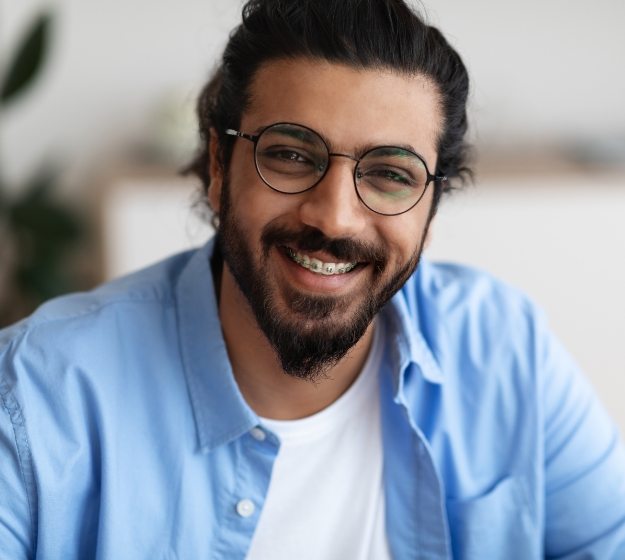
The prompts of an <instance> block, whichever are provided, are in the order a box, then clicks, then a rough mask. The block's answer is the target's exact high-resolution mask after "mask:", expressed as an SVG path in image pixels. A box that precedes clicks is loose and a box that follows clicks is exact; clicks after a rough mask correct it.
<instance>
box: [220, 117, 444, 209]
mask: <svg viewBox="0 0 625 560" xmlns="http://www.w3.org/2000/svg"><path fill="white" fill-rule="evenodd" d="M226 134H227V135H229V136H236V137H238V138H244V139H245V140H249V141H250V142H252V143H253V144H254V163H255V165H256V171H257V172H258V175H259V177H260V178H261V179H262V180H263V182H264V183H265V184H266V185H267V186H268V187H270V188H272V189H273V190H275V191H278V192H281V193H284V194H298V193H302V192H305V191H307V190H310V189H312V188H313V187H315V186H316V185H317V184H319V182H320V181H321V180H322V179H323V178H324V177H325V175H326V173H327V172H328V168H329V166H330V157H345V158H348V159H351V160H353V161H355V162H356V165H355V167H354V186H355V188H356V194H357V195H358V198H359V199H360V201H361V202H362V203H363V204H364V205H365V206H366V207H367V208H369V210H372V211H373V212H375V213H376V214H383V215H384V216H397V215H398V214H403V213H404V212H408V210H411V209H412V208H414V207H415V206H416V205H417V204H418V202H419V201H420V200H421V198H422V197H423V195H424V194H425V191H426V189H427V186H428V185H429V184H430V183H431V182H432V181H446V180H447V178H446V177H444V176H442V175H432V174H431V173H430V172H429V170H428V167H427V164H426V163H425V161H424V160H423V158H422V157H421V156H420V155H419V154H416V153H415V152H413V151H411V150H408V149H406V148H401V147H399V146H377V147H375V148H372V149H370V150H368V151H367V152H365V153H364V154H363V155H362V156H361V157H359V158H356V157H354V156H351V155H349V154H341V153H334V152H330V149H329V148H328V145H327V144H326V142H325V140H324V139H323V138H322V137H321V136H320V135H319V134H318V133H317V132H315V131H314V130H312V129H310V128H308V127H306V126H302V125H299V124H293V123H276V124H272V125H269V126H267V127H266V128H264V129H263V130H262V131H261V132H259V133H258V134H246V133H244V132H240V131H238V130H233V129H231V128H229V129H227V130H226Z"/></svg>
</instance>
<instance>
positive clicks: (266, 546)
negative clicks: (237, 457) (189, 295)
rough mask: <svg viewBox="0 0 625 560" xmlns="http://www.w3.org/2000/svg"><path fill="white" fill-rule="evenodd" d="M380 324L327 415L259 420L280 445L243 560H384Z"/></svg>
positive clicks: (381, 344) (386, 556) (381, 334)
mask: <svg viewBox="0 0 625 560" xmlns="http://www.w3.org/2000/svg"><path fill="white" fill-rule="evenodd" d="M383 348H384V341H383V333H382V332H381V324H380V322H378V323H377V324H376V329H375V334H374V338H373V344H372V347H371V351H370V353H369V356H368V357H367V360H366V363H365V365H364V368H363V370H362V372H361V373H360V375H359V376H358V378H357V379H356V381H354V383H353V384H352V386H351V387H350V388H349V389H348V390H347V391H346V392H345V393H344V394H343V395H342V396H341V397H340V398H339V399H338V400H337V401H335V402H334V403H332V404H331V405H330V406H329V407H327V408H326V409H324V410H322V411H321V412H318V413H317V414H314V415H313V416H309V417H307V418H302V419H300V420H269V419H262V424H263V425H264V426H265V427H266V428H268V429H269V430H271V431H272V432H274V433H275V434H276V435H277V436H278V437H279V438H280V441H281V446H280V452H279V453H278V457H277V459H276V461H275V463H274V467H273V473H272V476H271V482H270V485H269V490H268V494H267V498H266V501H265V505H264V507H263V511H262V513H261V516H260V520H259V522H258V526H257V528H256V532H255V534H254V537H253V539H252V544H251V547H250V550H249V553H248V556H247V558H248V560H283V559H284V560H293V559H294V558H297V559H298V560H306V559H311V560H313V559H314V560H334V559H336V560H345V559H349V560H384V559H387V558H388V559H390V557H391V556H390V552H389V550H388V542H387V538H386V531H385V524H384V490H383V481H382V463H383V453H382V435H381V427H380V403H379V396H378V372H379V369H380V363H381V360H382V352H383Z"/></svg>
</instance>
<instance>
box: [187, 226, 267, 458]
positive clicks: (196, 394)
mask: <svg viewBox="0 0 625 560" xmlns="http://www.w3.org/2000/svg"><path fill="white" fill-rule="evenodd" d="M214 245H215V239H214V238H212V239H211V240H210V241H209V242H208V243H207V244H206V245H205V246H204V247H203V248H202V249H199V250H198V251H196V252H195V254H194V255H193V256H192V257H191V259H190V260H189V262H188V263H187V265H186V267H185V268H184V269H183V271H182V273H181V275H180V278H179V280H178V284H177V286H176V300H177V312H178V336H179V341H180V348H181V353H182V361H183V366H184V370H185V374H186V378H187V385H188V389H189V395H190V399H191V406H192V408H193V414H194V417H195V423H196V427H197V435H198V445H199V448H200V450H202V451H211V450H213V449H214V448H216V447H218V446H219V445H222V444H224V443H228V442H229V441H231V440H234V439H236V438H238V437H240V436H241V435H243V434H244V433H246V432H248V431H249V430H250V429H251V428H253V427H254V426H255V425H257V424H258V423H259V420H258V416H257V415H256V414H255V413H254V411H253V410H252V409H251V408H250V407H249V406H248V404H247V403H246V402H245V399H244V398H243V395H242V394H241V392H240V390H239V387H238V385H237V383H236V381H235V379H234V375H233V373H232V367H231V365H230V360H229V359H228V353H227V350H226V344H225V342H224V339H223V336H222V332H221V323H220V321H219V311H218V306H217V301H216V298H215V290H214V285H213V277H212V273H211V267H210V257H211V255H212V253H213V249H214Z"/></svg>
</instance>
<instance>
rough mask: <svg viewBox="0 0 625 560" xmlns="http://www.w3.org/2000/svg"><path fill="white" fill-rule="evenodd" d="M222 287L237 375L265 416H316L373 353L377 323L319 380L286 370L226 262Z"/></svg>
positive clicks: (247, 397)
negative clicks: (292, 374)
mask: <svg viewBox="0 0 625 560" xmlns="http://www.w3.org/2000/svg"><path fill="white" fill-rule="evenodd" d="M220 288H221V289H220V294H219V316H220V319H221V328H222V331H223V335H224V339H225V342H226V347H227V350H228V356H229V358H230V362H231V364H232V369H233V372H234V376H235V379H236V381H237V384H238V385H239V389H240V390H241V393H242V394H243V397H244V398H245V400H246V401H247V403H248V404H249V405H250V407H251V408H252V409H253V410H254V411H255V412H256V413H257V414H258V415H259V416H263V417H265V418H273V419H277V420H294V419H297V418H304V417H306V416H310V415H312V414H315V413H316V412H319V411H320V410H323V409H324V408H326V407H328V406H329V405H331V404H332V403H333V402H334V401H336V400H337V399H338V398H339V397H340V396H341V395H342V394H343V393H344V392H345V391H346V390H347V389H348V388H349V387H350V385H351V384H352V383H353V382H354V380H355V379H356V378H357V377H358V374H359V373H360V371H361V370H362V368H363V366H364V363H365V361H366V358H367V355H368V354H369V349H370V347H371V342H372V339H373V325H369V328H368V329H367V331H366V333H365V335H364V336H363V337H362V338H361V339H360V340H359V341H358V342H357V343H356V344H355V345H354V346H353V347H352V348H351V349H350V351H349V352H348V353H347V355H346V356H345V357H343V358H342V359H341V360H340V361H339V362H338V363H337V364H335V365H334V366H333V367H331V368H330V369H329V370H328V371H327V372H326V375H325V376H322V377H321V378H320V379H319V380H317V381H315V382H314V383H313V382H311V381H308V380H303V379H298V378H295V377H293V376H291V375H288V374H286V373H285V372H284V370H283V369H282V367H281V365H280V361H279V360H278V357H277V356H276V353H275V351H274V350H273V348H272V346H271V344H270V343H269V341H268V340H267V338H266V337H265V335H264V333H263V332H262V331H261V330H260V328H259V327H258V324H257V322H256V319H255V318H254V316H253V313H252V310H251V308H250V306H249V305H248V303H247V300H246V299H245V296H244V295H243V294H242V293H241V291H240V290H239V287H238V285H237V284H236V281H235V280H234V278H233V276H232V274H231V273H230V270H229V269H228V266H227V265H225V264H224V266H223V271H222V276H221V286H220Z"/></svg>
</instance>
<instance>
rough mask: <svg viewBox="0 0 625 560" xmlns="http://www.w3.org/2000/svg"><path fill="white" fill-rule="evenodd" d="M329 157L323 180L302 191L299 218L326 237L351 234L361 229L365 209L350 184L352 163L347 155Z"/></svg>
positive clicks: (349, 235)
mask: <svg viewBox="0 0 625 560" xmlns="http://www.w3.org/2000/svg"><path fill="white" fill-rule="evenodd" d="M332 156H333V157H332V158H331V159H330V163H329V167H328V170H327V172H326V174H325V176H324V177H323V179H322V180H321V181H320V182H319V184H317V185H316V186H315V187H314V188H312V189H310V190H309V191H306V192H305V193H303V196H304V197H305V198H304V199H303V200H302V203H301V204H300V206H299V217H300V220H301V221H302V223H304V224H306V225H308V226H311V227H315V228H317V229H319V230H321V231H322V232H323V233H325V235H326V236H328V237H330V238H340V237H355V236H357V235H359V234H360V233H362V232H363V230H364V228H365V225H366V221H367V215H366V212H367V209H366V208H365V207H364V205H363V204H362V203H361V202H360V200H359V199H358V195H357V194H356V189H355V186H354V166H355V165H356V164H355V162H354V161H352V160H353V158H351V157H350V156H344V155H343V154H332Z"/></svg>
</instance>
